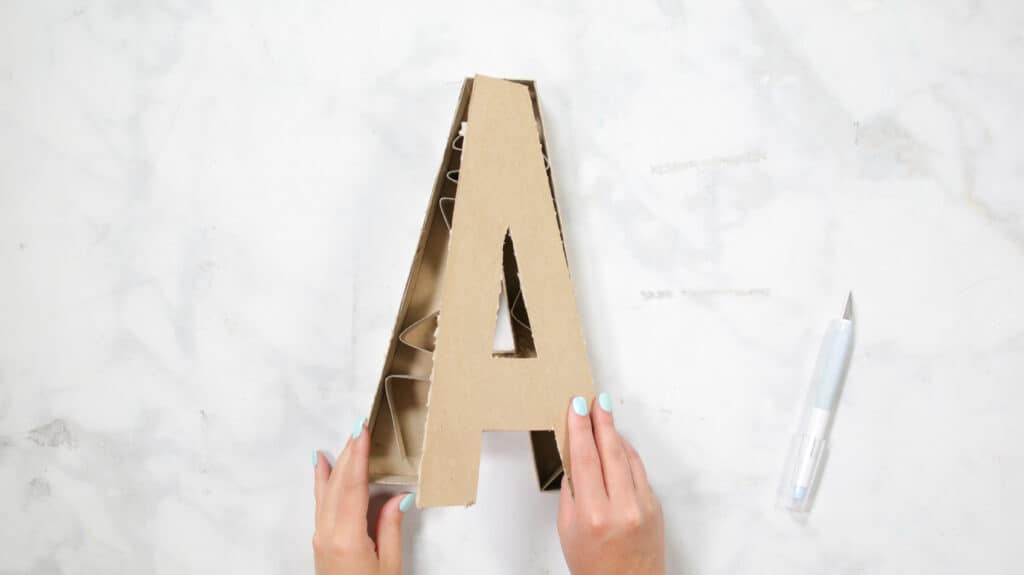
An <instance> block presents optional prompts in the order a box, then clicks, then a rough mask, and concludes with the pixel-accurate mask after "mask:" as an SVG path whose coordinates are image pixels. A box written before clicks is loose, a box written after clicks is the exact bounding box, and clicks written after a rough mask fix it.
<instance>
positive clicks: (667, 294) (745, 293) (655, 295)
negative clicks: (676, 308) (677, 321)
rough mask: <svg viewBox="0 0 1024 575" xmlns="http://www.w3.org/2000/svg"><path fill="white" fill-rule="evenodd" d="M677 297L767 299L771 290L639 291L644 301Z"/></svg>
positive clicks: (685, 289)
mask: <svg viewBox="0 0 1024 575" xmlns="http://www.w3.org/2000/svg"><path fill="white" fill-rule="evenodd" d="M677 295H678V296H679V297H694V298H700V297H769V296H771V295H772V290H770V289H768V288H698V289H692V288H683V289H679V290H671V289H650V290H640V297H641V298H643V300H644V301H657V300H669V299H674V298H675V297H676V296H677Z"/></svg>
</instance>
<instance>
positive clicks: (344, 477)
mask: <svg viewBox="0 0 1024 575" xmlns="http://www.w3.org/2000/svg"><path fill="white" fill-rule="evenodd" d="M365 431H366V422H365V420H364V421H361V422H359V425H358V426H357V427H356V430H355V432H354V433H353V434H352V437H350V438H349V440H348V443H346V444H345V449H344V450H343V451H342V452H341V455H339V456H338V460H337V461H336V462H335V464H334V469H331V464H330V463H329V462H328V461H327V458H326V457H324V456H323V455H322V454H320V453H319V452H314V453H313V457H314V464H315V465H316V485H315V490H314V492H315V495H316V532H315V533H314V534H313V558H314V560H315V561H316V572H317V575H399V574H400V573H401V572H402V513H403V512H405V511H407V510H408V509H409V508H410V507H412V504H413V495H412V494H411V493H408V494H402V495H397V496H395V497H393V498H391V500H389V501H388V502H387V503H385V504H384V507H383V508H381V510H380V516H379V518H378V520H377V545H376V546H374V543H373V540H372V539H370V536H369V535H368V534H367V526H366V525H367V522H366V513H367V508H368V506H369V501H370V490H369V485H368V484H369V480H368V475H369V466H370V437H369V435H370V434H369V433H365Z"/></svg>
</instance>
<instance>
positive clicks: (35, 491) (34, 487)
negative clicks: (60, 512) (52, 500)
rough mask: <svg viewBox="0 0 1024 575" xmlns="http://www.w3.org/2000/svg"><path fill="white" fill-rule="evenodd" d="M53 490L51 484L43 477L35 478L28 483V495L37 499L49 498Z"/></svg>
mask: <svg viewBox="0 0 1024 575" xmlns="http://www.w3.org/2000/svg"><path fill="white" fill-rule="evenodd" d="M51 492H52V489H50V482H49V481H47V480H45V479H43V478H42V477H33V478H32V480H31V481H29V482H28V494H29V496H31V497H34V498H36V499H42V498H44V497H49V496H50V493H51Z"/></svg>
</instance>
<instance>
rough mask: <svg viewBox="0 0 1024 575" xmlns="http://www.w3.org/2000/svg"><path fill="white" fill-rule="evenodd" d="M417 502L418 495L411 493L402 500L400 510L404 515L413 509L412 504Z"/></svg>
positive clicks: (399, 505)
mask: <svg viewBox="0 0 1024 575" xmlns="http://www.w3.org/2000/svg"><path fill="white" fill-rule="evenodd" d="M415 502H416V495H414V494H412V493H409V494H408V495H406V496H405V497H403V498H402V502H401V503H399V504H398V510H399V511H401V512H402V513H405V512H406V511H408V510H410V509H412V504H413V503H415Z"/></svg>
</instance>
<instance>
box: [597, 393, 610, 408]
mask: <svg viewBox="0 0 1024 575" xmlns="http://www.w3.org/2000/svg"><path fill="white" fill-rule="evenodd" d="M597 404H598V405H600V406H601V409H603V410H605V411H607V412H608V413H611V412H612V398H611V396H610V395H608V394H607V393H605V392H603V391H602V392H601V395H598V396H597Z"/></svg>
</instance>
